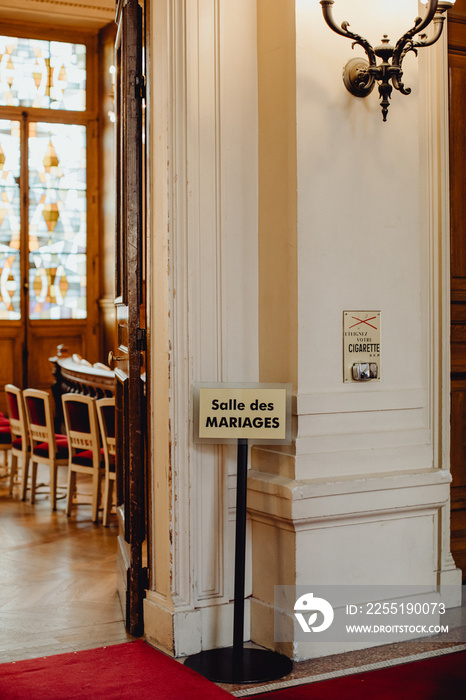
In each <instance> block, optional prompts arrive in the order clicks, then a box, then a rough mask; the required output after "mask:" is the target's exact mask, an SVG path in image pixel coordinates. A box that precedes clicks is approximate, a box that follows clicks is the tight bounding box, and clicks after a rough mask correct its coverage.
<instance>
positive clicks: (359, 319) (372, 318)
mask: <svg viewBox="0 0 466 700" xmlns="http://www.w3.org/2000/svg"><path fill="white" fill-rule="evenodd" d="M351 318H354V320H355V321H357V323H353V325H352V326H350V328H354V327H355V326H359V325H360V324H361V323H365V324H366V326H370V327H371V328H374V330H377V326H373V325H372V323H369V321H373V320H374V318H377V316H371V317H370V318H366V319H362V318H358V317H357V316H351Z"/></svg>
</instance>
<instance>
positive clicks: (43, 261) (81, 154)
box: [29, 123, 87, 320]
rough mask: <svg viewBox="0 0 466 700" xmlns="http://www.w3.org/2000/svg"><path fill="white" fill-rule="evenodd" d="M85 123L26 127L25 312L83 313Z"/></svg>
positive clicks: (36, 315) (50, 315)
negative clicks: (27, 227)
mask: <svg viewBox="0 0 466 700" xmlns="http://www.w3.org/2000/svg"><path fill="white" fill-rule="evenodd" d="M86 245H87V226H86V127H85V126H80V125H69V124H46V123H34V124H31V125H30V130H29V314H30V318H31V319H32V320H34V319H63V318H85V317H86V285H87V276H86Z"/></svg>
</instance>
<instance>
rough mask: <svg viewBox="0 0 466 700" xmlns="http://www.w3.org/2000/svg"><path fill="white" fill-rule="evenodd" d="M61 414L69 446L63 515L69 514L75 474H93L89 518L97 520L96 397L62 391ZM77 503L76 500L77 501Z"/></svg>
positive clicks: (101, 467) (98, 450)
mask: <svg viewBox="0 0 466 700" xmlns="http://www.w3.org/2000/svg"><path fill="white" fill-rule="evenodd" d="M62 403H63V414H64V417H65V426H66V434H67V436H68V445H69V462H68V494H67V498H66V514H67V515H71V509H72V506H73V499H74V495H75V493H76V478H77V475H78V474H87V475H88V476H92V499H91V505H92V521H93V522H94V523H96V522H98V518H99V505H100V499H101V494H100V491H101V481H102V479H103V477H104V476H105V467H104V460H103V454H102V450H101V447H100V440H99V428H98V425H97V413H96V407H95V399H94V398H92V397H91V396H84V395H81V394H72V393H69V394H63V396H62ZM76 505H77V502H76Z"/></svg>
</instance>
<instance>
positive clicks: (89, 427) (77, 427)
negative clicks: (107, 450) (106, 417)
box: [61, 394, 101, 465]
mask: <svg viewBox="0 0 466 700" xmlns="http://www.w3.org/2000/svg"><path fill="white" fill-rule="evenodd" d="M61 398H62V403H63V414H64V416H65V427H66V434H67V437H68V445H69V448H70V458H71V461H73V457H75V456H76V454H79V452H82V451H87V450H90V451H91V452H92V461H93V464H94V465H98V464H100V461H101V455H100V441H99V428H98V424H97V412H96V407H95V399H94V398H93V397H92V396H84V395H83V394H63V396H62V397H61Z"/></svg>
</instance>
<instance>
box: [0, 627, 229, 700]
mask: <svg viewBox="0 0 466 700" xmlns="http://www.w3.org/2000/svg"><path fill="white" fill-rule="evenodd" d="M231 697H232V696H231V695H230V694H229V693H226V692H225V691H223V690H222V689H221V688H218V687H217V686H216V685H214V683H211V682H210V681H208V680H206V679H205V678H203V677H202V676H200V675H199V674H197V673H195V672H194V671H191V670H190V669H189V668H185V667H184V666H183V665H182V664H180V663H179V662H178V661H175V660H174V659H171V658H170V657H168V656H165V654H162V653H161V652H160V651H157V650H156V649H154V648H153V647H151V646H150V645H149V644H146V643H145V642H143V641H140V640H138V641H136V642H130V643H128V644H117V645H115V646H109V647H104V648H103V649H102V648H101V649H90V650H88V651H80V652H77V653H72V654H59V655H57V656H48V657H46V658H42V659H28V660H27V661H16V662H14V663H7V664H1V665H0V698H1V700H19V698H21V699H22V700H101V699H102V700H103V699H104V698H105V700H123V699H124V700H129V699H131V700H132V699H133V698H134V700H146V699H147V700H148V699H149V698H150V699H151V700H155V699H156V700H188V699H189V700H191V699H192V700H227V698H230V700H231Z"/></svg>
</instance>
